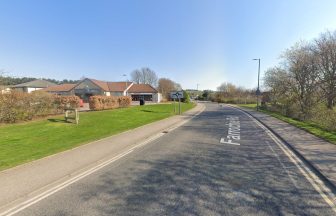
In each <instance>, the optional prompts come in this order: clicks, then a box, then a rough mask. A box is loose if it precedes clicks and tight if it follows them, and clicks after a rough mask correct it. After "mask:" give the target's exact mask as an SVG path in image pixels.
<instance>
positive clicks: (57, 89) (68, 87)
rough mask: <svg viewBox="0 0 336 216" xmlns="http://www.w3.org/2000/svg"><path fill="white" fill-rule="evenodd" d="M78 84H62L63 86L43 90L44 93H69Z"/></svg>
mask: <svg viewBox="0 0 336 216" xmlns="http://www.w3.org/2000/svg"><path fill="white" fill-rule="evenodd" d="M75 86H76V84H61V85H54V86H50V87H48V88H45V89H43V91H47V92H68V91H70V90H71V89H73V88H74V87H75Z"/></svg>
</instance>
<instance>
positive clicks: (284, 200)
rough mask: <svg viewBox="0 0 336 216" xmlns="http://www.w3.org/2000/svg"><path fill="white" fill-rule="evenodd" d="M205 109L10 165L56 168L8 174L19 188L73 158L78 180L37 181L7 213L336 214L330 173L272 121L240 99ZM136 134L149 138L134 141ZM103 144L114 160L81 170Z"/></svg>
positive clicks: (0, 190) (3, 188)
mask: <svg viewBox="0 0 336 216" xmlns="http://www.w3.org/2000/svg"><path fill="white" fill-rule="evenodd" d="M204 107H205V110H204V111H203V112H201V113H200V114H199V115H195V114H196V113H198V111H202V109H203V108H204ZM197 109H198V110H193V113H188V114H186V115H185V116H180V117H177V118H180V119H175V117H174V118H170V119H166V120H164V121H171V127H170V129H167V127H166V128H164V127H163V125H165V126H167V125H166V124H160V123H157V124H156V123H154V124H151V125H148V126H144V128H146V129H145V130H144V131H147V130H153V131H152V133H151V134H154V137H147V138H146V137H143V135H141V136H142V139H140V138H141V136H140V135H139V133H134V134H128V133H129V132H127V133H124V134H121V135H118V136H122V137H123V139H121V138H120V139H118V140H119V141H118V142H114V141H113V140H115V137H116V136H114V137H111V138H107V139H105V140H101V141H97V142H96V143H91V144H89V145H86V146H82V147H80V148H78V149H74V150H71V151H68V152H65V153H62V154H65V155H67V154H70V153H69V152H72V151H78V152H77V153H78V154H79V155H77V156H76V154H73V153H71V154H70V156H72V157H73V158H69V161H66V162H62V161H58V163H60V164H58V166H56V165H57V164H56V165H50V162H49V161H48V160H51V161H52V160H54V158H58V157H61V159H64V160H67V159H66V157H64V156H61V155H62V154H58V155H55V156H53V157H50V158H46V159H42V160H40V161H38V162H35V164H34V163H31V164H29V165H25V166H20V167H18V168H14V169H11V170H9V172H8V173H10V174H11V175H14V174H15V173H22V170H24V169H25V167H28V168H29V167H32V166H36V164H38V166H37V167H39V166H46V168H48V167H49V170H44V172H41V171H38V172H35V173H31V174H30V175H29V173H27V174H26V176H22V178H21V179H15V178H14V179H13V180H14V181H16V182H15V184H12V185H9V183H8V182H7V186H11V187H12V190H13V191H15V190H16V188H15V185H16V186H17V187H18V188H21V189H19V191H20V190H21V191H22V190H23V189H22V188H30V187H31V184H32V182H33V181H34V179H35V180H36V179H39V178H40V179H45V177H46V176H48V175H50V174H48V173H54V172H55V169H61V168H62V169H66V166H71V167H73V168H72V169H73V170H72V169H71V170H72V171H71V170H70V171H68V172H69V173H75V174H70V176H67V177H68V178H70V179H72V181H71V182H70V183H71V184H70V183H69V184H64V183H63V182H64V181H63V182H62V181H60V180H58V181H56V183H55V184H53V185H49V186H48V187H47V186H45V187H44V188H45V189H44V191H46V190H47V189H46V188H49V189H50V188H58V189H57V190H54V192H53V193H49V192H48V190H47V192H45V193H43V190H41V189H38V187H39V186H38V185H37V186H35V187H37V189H35V192H31V193H28V194H27V195H25V197H21V198H19V199H17V200H16V201H14V202H12V204H11V205H7V208H12V207H13V206H14V207H16V208H13V209H14V210H12V211H11V212H7V213H8V215H11V213H13V214H14V213H16V215H92V216H94V215H336V203H335V194H334V193H333V192H332V191H330V190H329V188H328V186H327V185H326V184H325V182H324V180H323V179H321V178H319V177H318V176H314V174H313V173H311V172H310V171H309V170H310V169H309V167H307V166H306V165H305V163H303V162H302V161H301V160H300V158H297V157H296V156H295V154H292V152H291V151H290V149H288V148H287V147H286V145H285V144H284V143H282V142H281V140H278V139H277V138H276V137H274V135H273V134H272V133H271V132H270V131H269V130H267V128H264V127H262V125H260V124H259V123H258V122H257V121H256V120H254V119H253V118H251V117H250V116H248V115H246V114H245V113H244V112H242V111H240V110H238V109H236V108H233V107H228V106H219V105H218V104H212V103H206V104H200V105H199V106H198V107H197ZM173 119H175V120H173ZM160 126H161V129H160V128H159V127H160ZM140 129H141V128H140ZM140 129H139V130H140ZM155 134H156V135H155ZM133 136H138V137H137V138H138V139H136V140H141V141H139V142H137V143H135V144H134V143H133V144H127V143H128V142H129V140H130V139H133V138H134V137H133ZM293 136H294V134H293ZM112 146H118V147H112ZM99 149H103V152H105V153H106V155H105V158H106V159H107V158H109V159H108V161H109V163H105V165H104V166H101V168H99V169H95V170H93V169H92V170H93V171H92V172H89V174H88V175H83V174H81V173H83V171H82V172H80V170H78V169H77V168H76V164H77V163H80V161H81V160H86V157H91V156H90V155H91V154H98V153H95V151H98V152H99ZM91 151H92V152H91ZM321 157H323V156H321ZM97 158H99V156H97ZM103 158H104V157H103ZM41 161H42V162H43V163H41ZM46 163H49V165H50V166H49V165H48V164H47V165H46ZM86 163H87V166H91V167H92V168H93V167H97V164H99V163H98V162H97V163H93V164H92V163H91V162H90V161H86ZM90 163H91V165H89V164H90ZM87 166H86V167H87ZM86 170H87V169H86ZM57 172H60V171H57V170H56V173H57ZM8 173H7V175H8ZM79 175H81V176H84V177H77V176H79ZM4 176H6V172H1V173H0V194H1V200H2V203H4V202H5V200H6V199H5V198H4V197H12V195H11V191H9V190H8V189H6V186H3V185H2V183H6V181H4V179H6V178H4ZM37 176H38V177H37ZM14 177H16V178H19V177H20V176H14ZM73 177H76V178H73ZM31 179H33V180H31ZM56 179H57V178H56ZM20 185H22V186H20ZM49 191H50V190H49ZM17 196H19V195H17ZM34 197H37V199H33V198H34ZM12 199H13V197H12ZM20 199H21V200H20ZM29 199H30V200H32V199H33V201H29ZM8 200H9V199H7V202H8ZM27 203H28V204H27ZM2 210H4V208H3V209H2ZM0 215H1V210H0Z"/></svg>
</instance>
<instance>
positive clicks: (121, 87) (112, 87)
mask: <svg viewBox="0 0 336 216" xmlns="http://www.w3.org/2000/svg"><path fill="white" fill-rule="evenodd" d="M86 80H89V81H91V82H92V83H94V84H95V85H97V86H98V87H99V88H101V89H102V90H103V91H106V92H123V91H125V89H128V92H129V93H157V92H158V91H157V90H156V89H155V88H153V87H152V86H151V85H148V84H134V83H133V82H105V81H101V80H95V79H86ZM80 83H81V82H79V83H77V84H62V85H54V86H50V87H48V88H46V89H43V90H44V91H47V92H68V91H71V90H72V89H73V88H75V87H76V86H78V85H79V84H80Z"/></svg>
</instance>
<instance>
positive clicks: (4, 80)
mask: <svg viewBox="0 0 336 216" xmlns="http://www.w3.org/2000/svg"><path fill="white" fill-rule="evenodd" d="M36 79H37V78H33V77H20V78H16V77H9V76H0V85H17V84H20V83H26V82H30V81H33V80H36ZM42 79H43V80H46V81H49V82H52V83H55V84H68V83H69V84H74V83H77V82H79V80H68V79H64V80H55V79H46V78H42Z"/></svg>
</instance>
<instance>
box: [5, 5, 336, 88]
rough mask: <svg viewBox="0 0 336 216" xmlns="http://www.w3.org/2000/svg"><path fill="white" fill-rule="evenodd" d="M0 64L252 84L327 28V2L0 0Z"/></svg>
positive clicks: (330, 11) (62, 73) (57, 74)
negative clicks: (145, 70) (144, 72)
mask: <svg viewBox="0 0 336 216" xmlns="http://www.w3.org/2000/svg"><path fill="white" fill-rule="evenodd" d="M0 11H1V13H0V29H1V30H0V69H1V70H4V71H5V72H6V75H9V76H15V77H23V76H28V77H36V78H52V79H59V80H63V79H80V78H82V77H88V78H95V79H99V80H105V81H122V80H125V77H124V76H123V74H127V79H130V73H131V72H132V71H133V70H135V69H139V68H142V67H149V68H151V69H152V70H154V71H155V72H156V73H157V75H158V76H159V77H165V78H170V79H172V80H174V81H175V82H178V83H180V84H181V85H182V87H183V88H185V89H196V88H197V84H199V89H212V90H215V89H216V88H217V87H218V86H219V85H220V84H221V83H223V82H231V83H233V84H235V85H237V86H243V87H246V88H254V87H256V86H257V73H258V63H257V61H252V59H254V58H260V59H261V79H262V77H263V73H264V71H265V70H266V69H267V68H269V67H272V66H276V65H278V64H279V62H280V61H281V59H280V58H279V57H280V55H281V54H282V53H283V52H284V51H285V50H286V49H287V48H290V47H291V46H292V45H294V43H295V42H298V41H300V40H308V41H309V40H313V39H314V38H316V37H318V36H319V34H320V33H322V32H324V31H327V30H330V31H334V30H336V13H335V11H336V1H335V0H253V1H252V0H109V1H105V0H91V1H86V0H57V1H56V0H53V1H51V0H30V1H25V0H0Z"/></svg>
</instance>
